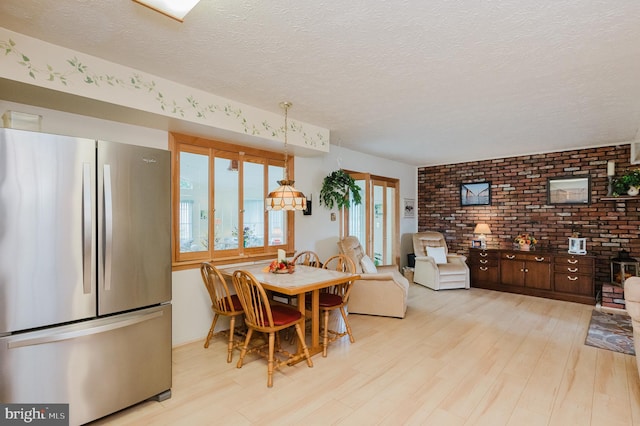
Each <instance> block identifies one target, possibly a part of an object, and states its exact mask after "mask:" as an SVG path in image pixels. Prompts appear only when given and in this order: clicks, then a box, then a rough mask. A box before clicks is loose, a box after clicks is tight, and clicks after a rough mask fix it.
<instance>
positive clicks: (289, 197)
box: [265, 102, 307, 210]
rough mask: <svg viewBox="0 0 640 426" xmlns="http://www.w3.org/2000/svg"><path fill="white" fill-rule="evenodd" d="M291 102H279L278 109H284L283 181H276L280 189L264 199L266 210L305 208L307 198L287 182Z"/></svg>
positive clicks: (291, 183) (290, 182)
mask: <svg viewBox="0 0 640 426" xmlns="http://www.w3.org/2000/svg"><path fill="white" fill-rule="evenodd" d="M291 105H292V104H291V102H280V107H281V108H282V109H284V179H283V180H279V181H278V185H280V187H279V188H278V189H276V190H275V191H273V192H270V193H269V195H268V196H267V198H266V199H265V206H266V209H267V210H304V209H305V208H306V207H307V197H305V196H304V194H303V193H302V192H300V191H298V190H297V189H295V188H294V187H293V184H294V183H295V181H292V180H289V172H288V170H287V164H288V162H289V155H288V153H287V128H288V127H289V123H288V121H287V117H288V111H289V108H291Z"/></svg>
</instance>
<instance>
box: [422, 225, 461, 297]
mask: <svg viewBox="0 0 640 426" xmlns="http://www.w3.org/2000/svg"><path fill="white" fill-rule="evenodd" d="M413 251H414V253H415V255H416V266H415V270H414V273H413V282H415V283H416V284H420V285H423V286H425V287H429V288H431V289H433V290H444V289H451V288H469V287H470V278H469V267H468V266H467V263H466V260H467V258H466V257H465V256H462V255H459V254H449V250H448V248H447V242H446V241H445V239H444V236H443V235H442V234H441V233H440V232H418V233H417V234H413Z"/></svg>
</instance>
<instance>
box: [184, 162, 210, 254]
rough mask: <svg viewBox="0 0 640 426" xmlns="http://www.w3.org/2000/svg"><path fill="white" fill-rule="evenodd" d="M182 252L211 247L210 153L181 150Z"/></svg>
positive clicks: (198, 250) (206, 249)
mask: <svg viewBox="0 0 640 426" xmlns="http://www.w3.org/2000/svg"><path fill="white" fill-rule="evenodd" d="M179 168H180V205H179V207H178V210H179V211H178V223H179V225H178V226H179V244H180V253H189V252H201V251H208V250H209V156H208V155H202V154H194V153H191V152H184V151H183V152H180V165H179Z"/></svg>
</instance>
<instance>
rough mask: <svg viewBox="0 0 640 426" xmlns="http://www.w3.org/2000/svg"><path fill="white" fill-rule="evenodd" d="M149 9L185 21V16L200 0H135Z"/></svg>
mask: <svg viewBox="0 0 640 426" xmlns="http://www.w3.org/2000/svg"><path fill="white" fill-rule="evenodd" d="M133 1H134V2H136V3H139V4H141V5H143V6H147V7H148V8H149V9H153V10H155V11H156V12H160V13H162V14H163V15H166V16H168V17H169V18H173V19H175V20H176V21H180V22H183V20H184V17H185V16H186V15H187V13H189V12H190V11H191V9H193V7H194V6H195V5H196V4H198V2H199V1H200V0H133Z"/></svg>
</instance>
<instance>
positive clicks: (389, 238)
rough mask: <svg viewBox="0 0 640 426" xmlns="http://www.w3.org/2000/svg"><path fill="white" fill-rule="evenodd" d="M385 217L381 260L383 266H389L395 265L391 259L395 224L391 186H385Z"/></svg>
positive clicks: (393, 194)
mask: <svg viewBox="0 0 640 426" xmlns="http://www.w3.org/2000/svg"><path fill="white" fill-rule="evenodd" d="M386 194H387V197H386V205H387V208H386V215H385V219H386V226H385V233H384V240H385V244H384V246H385V250H384V255H383V258H382V264H383V265H391V264H393V263H395V260H394V258H393V255H394V250H393V243H394V241H395V239H394V235H395V232H394V231H395V223H396V214H397V213H396V212H397V209H396V189H395V188H394V187H392V186H387V190H386Z"/></svg>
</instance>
